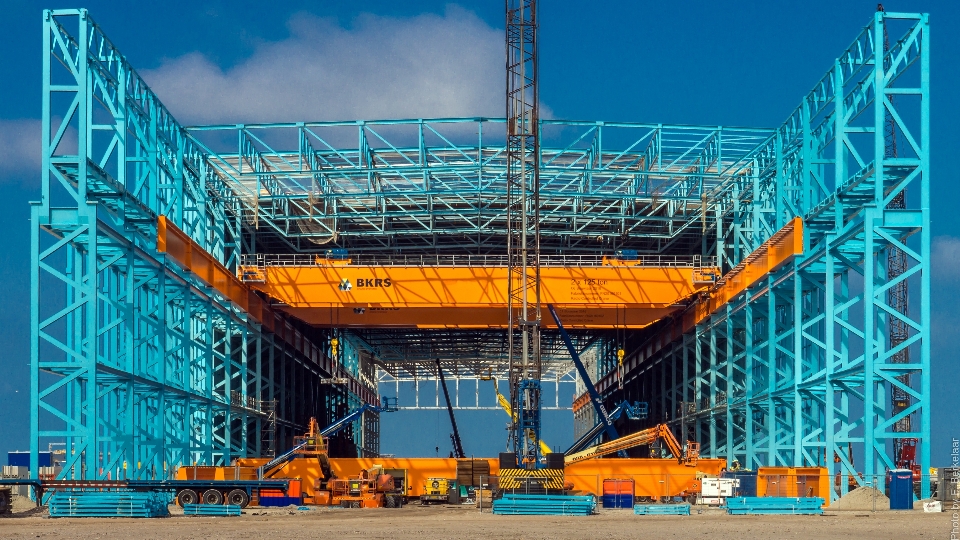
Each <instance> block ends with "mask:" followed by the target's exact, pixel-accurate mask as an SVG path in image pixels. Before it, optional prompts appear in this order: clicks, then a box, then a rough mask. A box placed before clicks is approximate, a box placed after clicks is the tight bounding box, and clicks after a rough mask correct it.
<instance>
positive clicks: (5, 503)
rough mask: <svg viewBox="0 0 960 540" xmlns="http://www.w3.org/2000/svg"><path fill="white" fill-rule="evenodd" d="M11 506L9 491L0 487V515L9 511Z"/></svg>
mask: <svg viewBox="0 0 960 540" xmlns="http://www.w3.org/2000/svg"><path fill="white" fill-rule="evenodd" d="M11 506H12V505H11V504H10V492H9V491H8V490H5V489H0V515H2V514H6V513H8V512H10V511H11Z"/></svg>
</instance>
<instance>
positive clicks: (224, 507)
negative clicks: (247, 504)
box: [183, 504, 240, 516]
mask: <svg viewBox="0 0 960 540" xmlns="http://www.w3.org/2000/svg"><path fill="white" fill-rule="evenodd" d="M183 515H185V516H239V515H240V507H239V506H237V505H235V504H185V505H183Z"/></svg>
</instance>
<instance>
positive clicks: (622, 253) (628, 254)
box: [617, 249, 640, 261]
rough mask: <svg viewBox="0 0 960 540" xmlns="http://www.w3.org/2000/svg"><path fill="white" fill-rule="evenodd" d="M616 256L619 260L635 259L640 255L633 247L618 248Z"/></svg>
mask: <svg viewBox="0 0 960 540" xmlns="http://www.w3.org/2000/svg"><path fill="white" fill-rule="evenodd" d="M617 258H618V259H620V260H621V261H635V260H637V259H639V258H640V255H639V254H638V253H637V250H635V249H618V250H617Z"/></svg>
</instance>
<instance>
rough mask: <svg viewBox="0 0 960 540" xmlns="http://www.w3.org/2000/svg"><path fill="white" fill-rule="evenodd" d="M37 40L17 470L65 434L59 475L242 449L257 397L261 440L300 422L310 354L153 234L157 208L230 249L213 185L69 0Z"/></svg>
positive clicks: (224, 203)
mask: <svg viewBox="0 0 960 540" xmlns="http://www.w3.org/2000/svg"><path fill="white" fill-rule="evenodd" d="M44 50H45V55H44V62H43V73H44V84H43V177H42V184H41V189H42V197H41V200H40V201H38V202H35V203H32V209H31V219H32V220H33V223H34V228H33V230H32V265H31V306H32V307H31V343H32V346H31V370H32V377H31V409H30V410H31V434H32V436H31V471H32V474H34V475H36V474H37V473H38V469H37V465H38V452H39V450H40V447H41V442H42V441H43V442H47V441H50V442H53V441H57V442H59V441H65V442H66V448H67V463H66V466H65V468H64V470H63V472H62V473H61V476H62V477H65V478H91V479H92V478H107V477H116V476H122V477H127V478H151V477H156V478H162V477H166V476H168V475H170V474H172V472H173V471H174V470H175V468H176V466H177V465H180V464H185V463H203V464H225V463H227V462H229V460H230V459H231V458H232V457H234V456H246V455H259V454H260V453H261V451H262V448H261V447H260V445H261V441H262V440H263V437H261V436H259V434H260V433H261V432H263V431H264V430H265V429H267V426H266V423H267V418H268V417H267V415H266V414H265V413H264V411H263V410H262V407H261V405H262V404H263V403H264V402H272V401H273V400H277V401H278V404H277V411H278V420H277V422H276V428H275V429H276V437H275V440H280V441H286V440H287V439H289V438H290V437H292V435H293V434H294V433H298V432H301V431H302V430H303V429H304V427H305V425H306V423H307V418H309V416H311V415H313V414H317V412H316V411H315V409H318V408H320V407H319V404H320V401H321V398H322V396H321V394H322V392H321V391H320V385H319V379H320V377H321V376H323V375H324V374H323V371H322V369H321V367H320V366H319V365H318V362H317V358H307V357H306V356H305V355H304V353H303V352H302V351H303V350H305V349H306V347H304V346H303V344H301V345H299V346H298V347H293V346H292V345H291V344H290V343H289V342H288V341H287V340H285V339H282V338H280V337H279V336H278V335H275V334H274V333H272V332H269V331H267V330H266V329H264V328H263V327H261V325H260V324H259V323H258V321H255V320H253V319H251V318H250V317H249V316H248V315H247V314H246V313H244V312H242V310H240V309H239V308H238V307H236V306H235V305H233V304H231V303H230V301H229V299H228V298H226V297H223V296H222V295H220V293H219V292H217V290H216V289H214V288H213V287H211V286H210V285H209V284H206V283H204V282H203V281H201V280H200V279H199V278H198V277H197V276H195V275H193V274H191V273H189V272H187V271H184V270H183V269H181V268H180V267H179V266H177V265H176V264H174V261H172V260H170V259H167V258H166V257H165V256H164V255H161V254H158V253H157V251H156V235H157V230H156V220H157V216H158V215H165V216H167V217H168V219H171V220H173V222H174V223H175V224H176V225H177V226H178V227H179V228H180V229H182V230H183V231H185V232H186V233H187V234H188V235H190V237H191V238H192V239H193V240H194V241H196V242H197V243H198V244H199V245H200V246H201V247H203V249H205V250H206V251H207V252H209V253H210V254H212V255H213V256H214V257H215V258H216V259H217V260H218V261H220V262H221V263H222V264H224V265H226V266H227V267H230V268H232V267H234V266H235V264H236V261H237V257H238V255H239V251H238V247H239V246H238V244H237V240H238V239H239V238H240V235H239V234H238V228H237V227H238V226H239V224H240V221H239V219H238V218H237V217H236V216H239V212H238V211H237V210H236V209H235V208H234V209H231V208H230V205H231V204H232V203H231V200H230V198H228V197H224V196H223V195H225V194H226V195H229V189H227V187H226V185H225V184H224V183H223V182H221V181H219V177H217V176H216V175H215V174H213V171H212V169H211V168H209V167H208V166H207V163H206V161H205V159H204V157H203V156H202V154H201V152H200V151H199V150H198V147H197V146H196V145H194V144H193V143H192V142H191V141H190V139H189V138H187V136H186V134H185V132H184V130H183V129H182V128H181V127H180V126H179V125H178V124H177V123H176V121H175V120H173V118H172V117H171V116H170V114H169V113H168V112H167V111H166V109H164V108H163V106H162V105H161V104H160V103H159V101H158V100H157V98H156V96H155V95H154V94H153V93H152V92H151V91H150V90H149V88H147V86H146V85H145V84H144V82H143V81H142V79H140V78H139V76H138V75H137V74H136V72H135V71H133V69H132V68H131V67H130V66H129V65H128V64H127V62H126V61H125V59H124V58H123V57H122V55H121V54H120V53H119V52H118V51H117V50H116V49H115V48H114V46H113V45H112V44H111V43H110V41H109V40H108V39H107V38H106V37H105V36H104V34H103V33H102V32H101V30H100V29H99V27H97V26H96V24H94V23H93V21H92V20H91V19H90V17H89V16H88V14H87V12H86V10H56V11H45V12H44ZM41 231H43V233H44V234H41ZM327 376H329V375H327ZM321 412H323V411H321ZM320 416H322V415H320ZM272 429H274V428H271V430H272Z"/></svg>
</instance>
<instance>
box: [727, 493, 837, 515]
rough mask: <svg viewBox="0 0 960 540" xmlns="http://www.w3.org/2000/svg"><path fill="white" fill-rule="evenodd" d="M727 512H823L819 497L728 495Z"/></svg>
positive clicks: (742, 513) (810, 513)
mask: <svg viewBox="0 0 960 540" xmlns="http://www.w3.org/2000/svg"><path fill="white" fill-rule="evenodd" d="M727 513H728V514H736V515H744V514H808V515H820V514H823V499H822V498H820V497H736V498H733V497H730V498H728V499H727Z"/></svg>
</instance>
